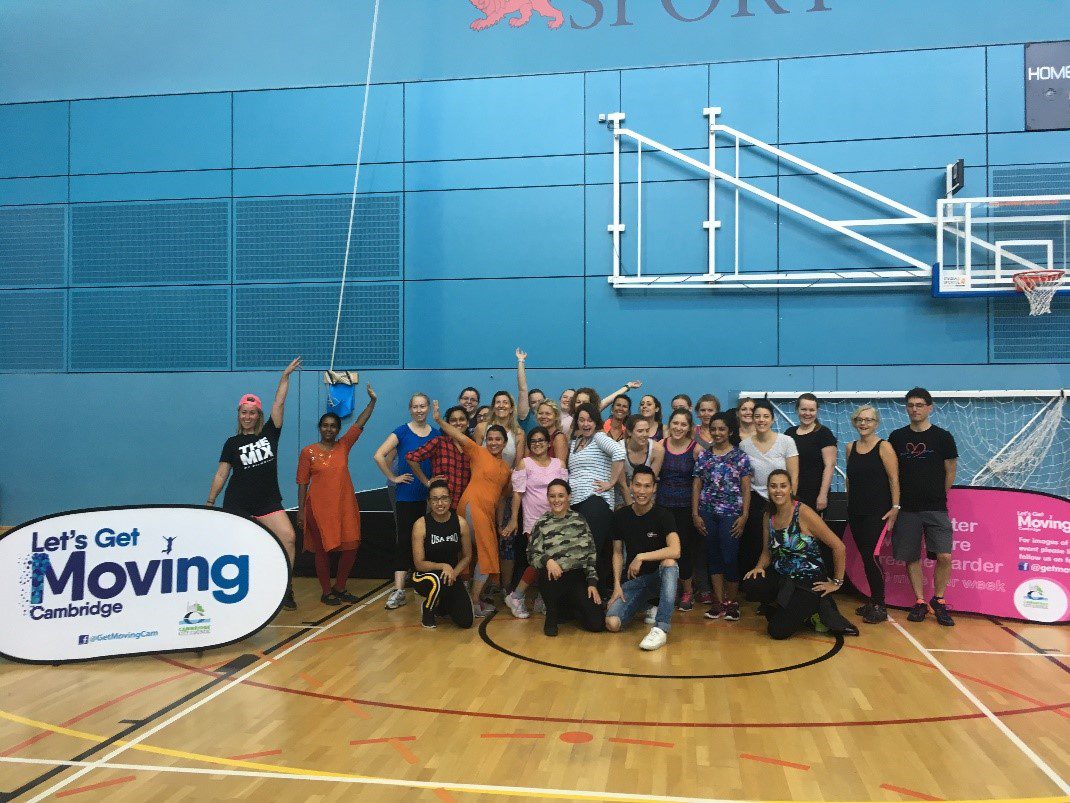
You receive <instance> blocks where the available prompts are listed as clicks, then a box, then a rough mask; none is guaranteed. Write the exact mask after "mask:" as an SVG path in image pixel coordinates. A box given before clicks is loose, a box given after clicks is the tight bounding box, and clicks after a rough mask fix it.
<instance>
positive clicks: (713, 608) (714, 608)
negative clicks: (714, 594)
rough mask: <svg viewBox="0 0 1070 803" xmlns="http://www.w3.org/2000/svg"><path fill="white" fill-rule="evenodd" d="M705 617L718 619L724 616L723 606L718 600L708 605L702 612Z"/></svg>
mask: <svg viewBox="0 0 1070 803" xmlns="http://www.w3.org/2000/svg"><path fill="white" fill-rule="evenodd" d="M702 615H703V616H704V617H705V618H706V619H720V618H721V617H722V616H724V606H723V605H721V603H719V602H715V603H713V604H712V605H710V609H709V610H708V611H706V613H704V614H702Z"/></svg>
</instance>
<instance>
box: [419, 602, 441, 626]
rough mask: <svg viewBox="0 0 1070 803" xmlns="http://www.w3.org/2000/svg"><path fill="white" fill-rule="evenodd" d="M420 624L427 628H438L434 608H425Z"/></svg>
mask: <svg viewBox="0 0 1070 803" xmlns="http://www.w3.org/2000/svg"><path fill="white" fill-rule="evenodd" d="M420 624H422V625H423V626H424V627H426V628H432V627H438V625H437V624H436V623H435V611H434V609H433V608H432V609H431V610H428V609H427V607H426V606H425V607H424V609H423V613H422V614H420Z"/></svg>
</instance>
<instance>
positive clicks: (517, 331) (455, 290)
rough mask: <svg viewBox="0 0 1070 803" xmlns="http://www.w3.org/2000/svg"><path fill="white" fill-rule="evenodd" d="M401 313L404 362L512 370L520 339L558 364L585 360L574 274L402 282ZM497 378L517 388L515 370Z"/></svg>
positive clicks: (579, 288)
mask: <svg viewBox="0 0 1070 803" xmlns="http://www.w3.org/2000/svg"><path fill="white" fill-rule="evenodd" d="M405 320H406V330H407V333H408V335H407V337H406V338H405V367H406V368H490V367H498V366H501V367H507V366H510V365H512V367H513V369H514V370H515V367H516V356H515V354H514V351H515V349H516V347H517V345H519V344H522V343H525V344H526V343H530V344H531V345H529V346H528V347H527V348H528V350H529V351H532V352H535V351H536V349H537V351H538V354H539V357H538V359H540V360H553V362H554V364H555V365H557V366H559V367H562V368H579V367H581V366H582V365H583V280H582V279H579V278H575V279H572V278H570V279H468V280H463V281H441V282H406V284H405ZM536 335H537V336H536ZM536 339H537V341H538V343H537V344H536V343H535V342H534V341H535V340H536ZM500 386H501V387H510V386H512V387H514V388H515V386H516V378H515V375H514V374H511V373H506V374H505V375H504V376H503V377H502V380H501V385H500Z"/></svg>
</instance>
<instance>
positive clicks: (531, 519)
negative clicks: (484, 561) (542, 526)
mask: <svg viewBox="0 0 1070 803" xmlns="http://www.w3.org/2000/svg"><path fill="white" fill-rule="evenodd" d="M549 446H550V431H549V430H548V429H546V427H542V426H539V427H535V428H534V429H533V430H531V432H529V433H528V454H527V456H526V457H524V458H522V459H521V461H520V465H519V467H518V468H516V469H515V470H514V471H513V514H512V518H510V519H509V522H508V524H506V525H505V528H504V530H503V531H502V537H503V538H508V537H509V536H510V535H512V534H513V533H515V532H516V531H517V527H518V523H519V516H520V512H521V503H523V519H524V520H523V525H524V526H523V529H522V530H521V532H523V534H524V539H523V540H524V543H525V544H526V542H527V537H528V535H530V534H531V530H532V528H533V527H534V526H535V522H536V521H538V520H539V517H541V516H542V515H543V514H545V513H548V512H549V511H550V503H549V501H548V500H547V498H546V489H547V488H548V487H549V485H550V482H551V481H553V480H567V479H568V471H567V469H566V468H565V465H564V463H562V462H561V461H560V460H558V459H557V458H556V457H550V455H549V452H548V449H549ZM518 546H519V544H518ZM517 552H518V554H526V553H527V552H526V549H525V550H524V551H523V552H521V551H520V550H519V549H518V550H517ZM536 576H537V573H536V572H535V570H534V569H532V568H531V567H530V566H529V567H528V568H527V569H526V570H525V572H524V575H523V577H522V578H521V579H520V582H519V583H517V586H516V589H515V590H514V591H513V593H512V594H507V595H506V597H505V604H506V606H508V608H509V610H510V611H511V612H512V614H513V616H515V617H516V618H517V619H527V618H528V617H529V616H530V615H531V614H529V613H528V609H527V606H526V605H525V604H524V592H525V591H527V589H528V586H530V585H531V584H532V583H533V582H534V580H535V577H536Z"/></svg>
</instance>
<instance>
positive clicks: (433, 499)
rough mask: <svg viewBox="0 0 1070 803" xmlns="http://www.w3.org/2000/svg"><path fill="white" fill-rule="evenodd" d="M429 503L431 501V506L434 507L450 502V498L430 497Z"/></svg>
mask: <svg viewBox="0 0 1070 803" xmlns="http://www.w3.org/2000/svg"><path fill="white" fill-rule="evenodd" d="M430 501H431V504H433V505H435V504H440V503H442V502H449V501H450V497H448V496H432V497H430Z"/></svg>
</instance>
